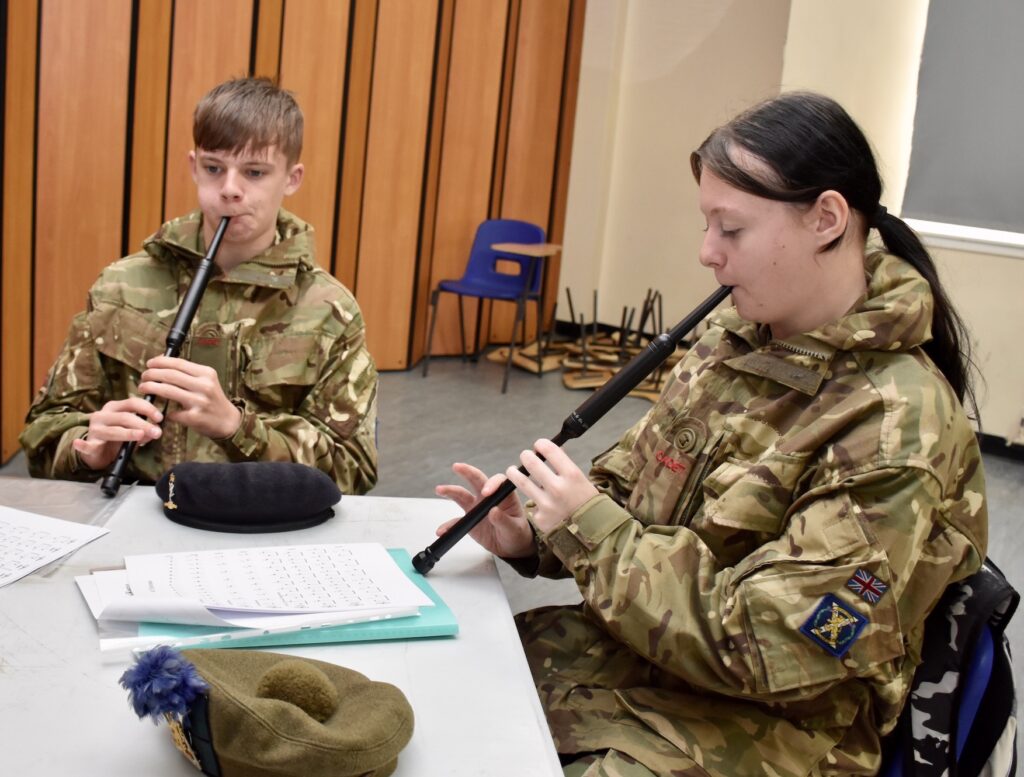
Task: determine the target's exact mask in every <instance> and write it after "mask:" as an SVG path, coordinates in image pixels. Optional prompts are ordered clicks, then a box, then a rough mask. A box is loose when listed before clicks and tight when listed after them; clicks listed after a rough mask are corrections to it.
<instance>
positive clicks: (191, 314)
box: [100, 216, 231, 497]
mask: <svg viewBox="0 0 1024 777" xmlns="http://www.w3.org/2000/svg"><path fill="white" fill-rule="evenodd" d="M229 221H231V217H230V216H224V217H223V218H222V219H221V220H220V224H218V225H217V231H216V232H215V233H214V234H213V240H211V241H210V246H209V248H207V249H206V256H204V257H203V258H202V260H201V261H200V262H199V267H198V269H197V270H196V274H195V277H194V278H192V283H191V285H189V287H188V291H186V292H185V297H184V299H182V301H181V306H180V307H179V308H178V315H176V316H175V317H174V323H173V324H172V325H171V331H170V332H168V333H167V350H165V351H164V356H177V355H178V354H179V353H181V346H182V344H183V343H184V342H185V337H186V336H188V330H189V327H191V326H192V319H193V318H195V316H196V310H198V308H199V300H201V299H202V298H203V292H204V291H206V284H207V283H209V282H210V278H211V277H212V276H213V270H214V266H215V265H214V263H213V260H214V259H215V258H216V257H217V249H218V248H220V241H221V238H223V237H224V233H225V232H226V231H227V228H228V222H229ZM153 399H154V396H153V395H152V394H150V395H149V396H147V397H146V401H147V402H152V401H153ZM137 445H138V443H137V442H136V441H135V440H130V441H127V442H125V443H124V444H122V445H121V450H120V451H118V453H117V458H116V459H114V463H113V464H112V465H111V466H110V472H108V473H107V475H106V477H104V478H103V482H102V483H100V490H101V491H103V493H104V494H106V495H107V496H111V497H112V496H114V495H116V494H117V490H118V489H119V488H121V480H122V479H123V478H124V468H125V467H126V466H128V460H129V459H130V458H131V457H132V452H133V451H134V450H135V447H136V446H137Z"/></svg>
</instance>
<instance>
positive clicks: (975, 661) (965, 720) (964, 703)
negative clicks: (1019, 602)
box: [878, 625, 995, 777]
mask: <svg viewBox="0 0 1024 777" xmlns="http://www.w3.org/2000/svg"><path fill="white" fill-rule="evenodd" d="M994 655H995V643H994V642H993V639H992V628H991V627H990V626H988V625H986V626H985V627H984V628H982V630H981V632H980V633H979V634H978V640H977V642H976V643H975V645H974V649H973V650H972V651H971V658H970V662H969V664H968V668H967V676H966V678H965V679H964V684H963V692H962V693H963V695H962V696H961V697H960V703H959V705H958V707H957V711H956V718H957V725H956V744H955V746H954V747H955V750H954V752H955V753H956V757H957V759H958V760H959V758H960V756H961V755H962V754H963V751H964V743H966V742H967V735H968V734H970V733H971V726H973V725H974V723H975V720H976V719H977V717H978V709H979V708H980V707H981V700H982V698H984V696H985V690H986V689H987V688H988V683H989V680H990V679H991V677H992V660H993V656H994ZM909 712H910V708H909V705H908V706H907V708H905V709H904V711H903V714H904V715H907V714H909ZM902 725H904V723H903V722H901V723H900V725H898V726H897V727H896V731H897V732H898V731H900V728H901V726H902ZM908 725H909V723H908ZM906 757H907V755H906V753H905V752H904V749H903V747H902V746H899V745H898V746H897V747H895V748H893V749H892V751H891V752H889V753H888V755H887V757H886V759H885V762H884V763H883V765H882V768H881V769H880V770H879V772H878V774H879V777H904V774H905V769H904V764H905V759H906Z"/></svg>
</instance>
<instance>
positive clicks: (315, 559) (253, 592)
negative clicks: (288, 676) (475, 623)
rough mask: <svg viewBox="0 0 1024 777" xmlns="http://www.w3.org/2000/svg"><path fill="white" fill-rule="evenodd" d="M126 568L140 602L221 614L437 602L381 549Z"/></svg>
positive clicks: (183, 559)
mask: <svg viewBox="0 0 1024 777" xmlns="http://www.w3.org/2000/svg"><path fill="white" fill-rule="evenodd" d="M125 567H126V569H127V570H128V581H129V586H130V587H131V590H132V591H133V593H134V594H135V596H136V597H147V596H152V597H172V598H176V599H184V600H192V601H196V602H199V603H201V604H202V605H203V606H204V607H207V608H210V609H214V610H234V611H250V612H279V613H284V612H295V613H299V612H335V611H342V610H359V609H363V608H381V607H391V606H397V605H402V606H408V605H409V604H413V603H415V604H417V605H419V604H429V600H426V601H424V600H423V599H422V598H421V597H422V594H421V593H420V592H419V591H418V589H416V587H415V586H414V585H412V583H411V582H409V580H408V578H407V577H406V576H405V575H404V574H403V573H402V572H401V570H400V569H399V568H398V567H397V566H396V565H395V563H394V561H393V560H392V559H391V557H390V556H389V555H388V553H387V551H386V550H385V549H384V547H383V546H382V545H379V544H376V543H349V544H331V545H291V546H281V547H255V548H243V549H238V550H210V551H196V552H191V553H166V554H152V555H147V556H128V557H126V558H125ZM410 598H411V599H412V600H415V601H414V602H413V601H410Z"/></svg>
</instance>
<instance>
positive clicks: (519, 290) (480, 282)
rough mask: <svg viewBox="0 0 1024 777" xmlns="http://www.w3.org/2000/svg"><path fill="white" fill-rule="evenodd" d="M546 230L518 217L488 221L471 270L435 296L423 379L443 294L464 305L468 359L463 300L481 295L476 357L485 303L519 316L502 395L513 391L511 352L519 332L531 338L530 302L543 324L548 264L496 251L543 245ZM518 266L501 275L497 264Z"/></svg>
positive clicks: (478, 240) (481, 229)
mask: <svg viewBox="0 0 1024 777" xmlns="http://www.w3.org/2000/svg"><path fill="white" fill-rule="evenodd" d="M543 242H544V230H543V229H541V228H540V227H538V226H537V225H536V224H530V223H529V222H526V221H515V220H513V219H491V220H488V221H485V222H483V223H482V224H481V225H480V226H479V227H477V230H476V236H475V237H474V238H473V247H472V249H471V250H470V253H469V262H468V263H467V265H466V271H465V272H464V273H463V275H462V277H461V278H459V279H458V280H443V281H441V282H440V283H438V284H437V288H436V289H434V290H433V291H432V292H431V294H430V309H431V312H430V325H429V326H428V327H427V346H426V350H425V353H424V357H423V375H424V377H426V375H427V370H428V368H429V366H430V347H431V344H432V342H433V339H434V325H435V324H436V323H437V301H438V298H439V297H440V295H441V293H442V292H448V293H449V294H455V295H457V297H458V305H459V338H460V341H461V345H462V358H463V360H465V358H466V327H465V322H464V317H463V312H462V298H463V297H476V298H477V299H480V300H481V304H479V305H477V309H476V332H475V334H474V336H473V359H474V360H476V358H477V356H478V355H479V353H480V319H481V312H482V308H483V303H482V300H485V299H490V300H500V301H504V302H514V303H515V304H516V318H515V323H514V324H513V325H512V341H511V342H510V343H509V351H508V359H507V360H506V361H505V377H504V379H503V380H502V383H501V393H502V394H504V393H505V392H506V391H507V390H508V376H509V372H510V370H511V367H512V351H513V349H514V347H515V344H516V332H517V331H518V329H519V326H520V324H522V327H523V340H524V345H525V339H526V322H525V318H526V303H527V302H533V303H535V304H536V305H537V320H538V321H540V320H541V310H540V296H541V294H540V291H541V284H542V278H543V275H544V273H543V269H544V263H543V260H542V259H539V258H535V257H526V256H515V255H510V254H503V253H501V252H499V251H495V250H494V249H493V248H491V246H492V245H494V244H495V243H543ZM499 259H500V260H503V261H505V262H515V263H516V264H518V265H519V272H518V273H517V274H512V273H507V272H499V271H498V269H497V263H498V260H499Z"/></svg>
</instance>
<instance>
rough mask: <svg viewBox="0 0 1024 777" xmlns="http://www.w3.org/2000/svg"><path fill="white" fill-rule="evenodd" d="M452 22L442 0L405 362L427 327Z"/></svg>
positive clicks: (418, 353) (419, 352)
mask: <svg viewBox="0 0 1024 777" xmlns="http://www.w3.org/2000/svg"><path fill="white" fill-rule="evenodd" d="M454 22H455V0H441V7H440V15H439V18H438V24H437V54H436V56H435V58H434V63H435V64H434V84H433V87H432V89H431V91H432V93H433V94H432V97H431V106H430V131H429V134H428V145H427V165H426V171H425V174H424V185H423V192H424V193H423V208H422V217H421V218H420V225H421V228H420V240H419V250H418V251H417V252H416V254H417V261H416V279H415V285H414V287H413V298H412V299H413V303H412V310H411V313H412V328H411V330H410V333H409V340H408V344H407V348H408V351H409V360H408V362H407V363H408V364H415V363H416V362H418V361H419V360H420V358H421V357H422V356H423V338H424V335H425V334H426V331H427V312H428V311H427V305H426V301H427V300H429V299H430V289H431V278H430V272H431V262H432V257H433V255H434V236H435V234H436V230H437V212H438V192H439V188H440V186H439V184H440V181H441V152H442V150H443V148H444V143H443V132H442V128H443V127H444V126H445V121H446V114H445V112H446V109H447V102H448V101H447V94H448V76H449V73H450V71H451V68H450V63H451V55H452V29H453V27H454Z"/></svg>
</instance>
